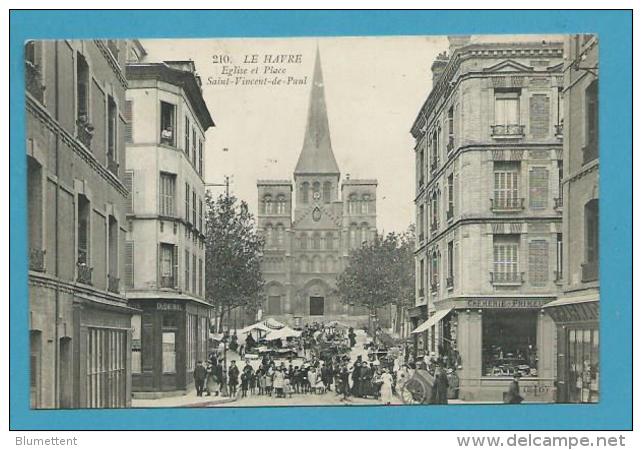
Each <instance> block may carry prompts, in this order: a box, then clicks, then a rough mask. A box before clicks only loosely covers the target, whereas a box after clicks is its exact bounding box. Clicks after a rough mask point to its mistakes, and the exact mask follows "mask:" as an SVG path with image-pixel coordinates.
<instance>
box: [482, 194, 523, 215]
mask: <svg viewBox="0 0 642 450" xmlns="http://www.w3.org/2000/svg"><path fill="white" fill-rule="evenodd" d="M523 209H524V199H523V198H513V197H511V198H491V199H490V210H491V211H493V212H515V211H521V210H523Z"/></svg>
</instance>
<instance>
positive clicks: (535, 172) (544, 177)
mask: <svg viewBox="0 0 642 450" xmlns="http://www.w3.org/2000/svg"><path fill="white" fill-rule="evenodd" d="M528 199H529V200H528V202H529V205H530V207H531V208H546V207H547V206H548V169H546V168H545V167H533V168H531V169H530V171H529V176H528Z"/></svg>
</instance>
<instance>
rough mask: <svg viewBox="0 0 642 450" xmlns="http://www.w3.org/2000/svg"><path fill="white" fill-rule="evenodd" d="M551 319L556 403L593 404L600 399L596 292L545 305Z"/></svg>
mask: <svg viewBox="0 0 642 450" xmlns="http://www.w3.org/2000/svg"><path fill="white" fill-rule="evenodd" d="M545 310H546V312H547V314H548V315H550V316H551V317H552V318H553V320H554V321H555V325H556V328H557V340H558V346H559V349H560V351H558V357H557V367H558V370H557V380H556V382H557V399H556V400H557V402H559V403H597V402H599V400H600V390H599V385H600V351H599V350H600V331H599V299H598V295H597V293H595V294H594V295H588V296H587V295H584V296H576V297H571V296H565V297H564V298H562V299H560V300H557V301H555V302H552V303H550V304H548V305H546V307H545Z"/></svg>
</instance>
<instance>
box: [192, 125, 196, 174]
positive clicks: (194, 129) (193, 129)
mask: <svg viewBox="0 0 642 450" xmlns="http://www.w3.org/2000/svg"><path fill="white" fill-rule="evenodd" d="M192 165H193V166H194V167H196V128H192Z"/></svg>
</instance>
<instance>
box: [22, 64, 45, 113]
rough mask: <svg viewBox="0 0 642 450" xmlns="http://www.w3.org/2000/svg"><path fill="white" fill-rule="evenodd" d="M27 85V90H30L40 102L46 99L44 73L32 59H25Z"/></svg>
mask: <svg viewBox="0 0 642 450" xmlns="http://www.w3.org/2000/svg"><path fill="white" fill-rule="evenodd" d="M25 75H26V79H25V85H26V88H27V92H29V93H30V94H31V95H32V96H33V97H35V98H36V100H38V101H39V102H40V103H42V102H43V101H44V97H45V86H44V85H43V84H42V73H41V72H40V66H38V65H37V64H34V63H32V62H31V61H25Z"/></svg>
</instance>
